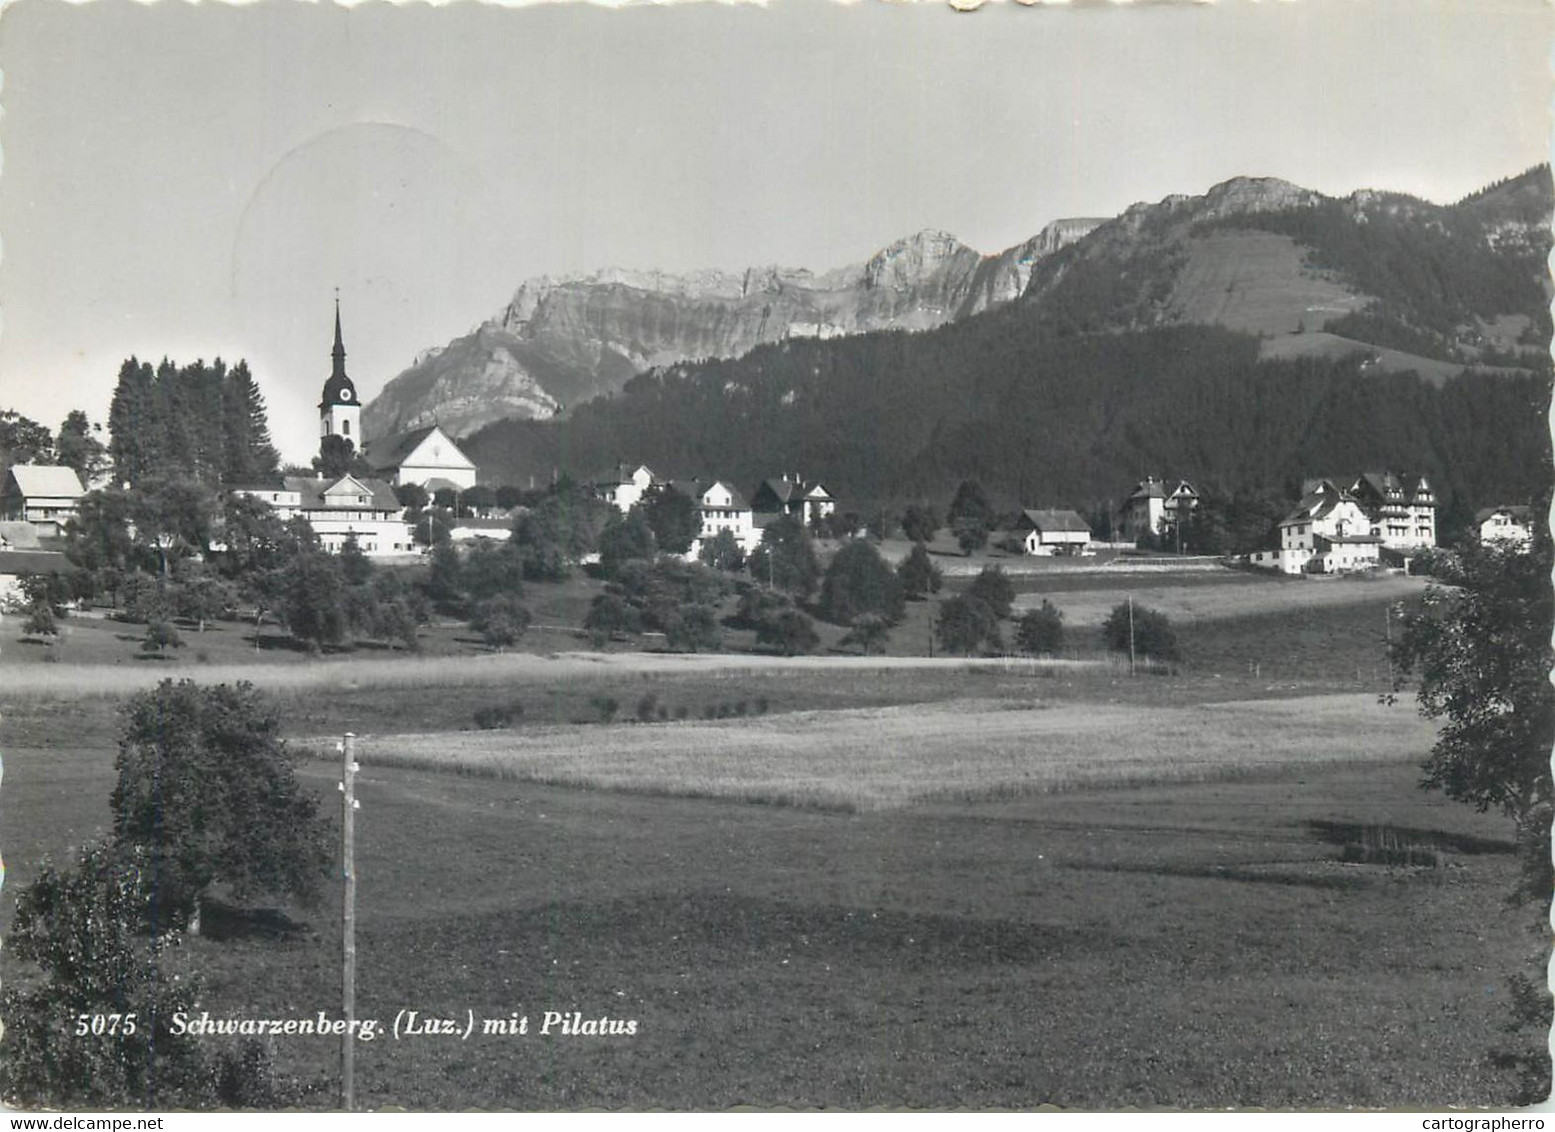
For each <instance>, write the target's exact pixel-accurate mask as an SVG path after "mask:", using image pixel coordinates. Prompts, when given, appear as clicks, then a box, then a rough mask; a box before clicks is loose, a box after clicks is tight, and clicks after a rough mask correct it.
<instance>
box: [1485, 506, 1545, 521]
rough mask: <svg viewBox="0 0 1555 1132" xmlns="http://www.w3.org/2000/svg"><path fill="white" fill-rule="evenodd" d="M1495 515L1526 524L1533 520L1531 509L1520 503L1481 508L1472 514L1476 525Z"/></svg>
mask: <svg viewBox="0 0 1555 1132" xmlns="http://www.w3.org/2000/svg"><path fill="white" fill-rule="evenodd" d="M1495 514H1504V515H1506V516H1507V517H1508V518H1510V519H1515V520H1517V521H1518V522H1519V523H1526V522H1527V521H1528V520H1529V519H1531V518H1533V508H1532V507H1526V506H1524V505H1523V504H1521V503H1507V504H1503V505H1502V506H1500V507H1482V508H1480V509H1479V510H1478V511H1476V512H1474V521H1475V522H1476V523H1483V522H1484V521H1485V520H1486V519H1488V518H1490V516H1492V515H1495Z"/></svg>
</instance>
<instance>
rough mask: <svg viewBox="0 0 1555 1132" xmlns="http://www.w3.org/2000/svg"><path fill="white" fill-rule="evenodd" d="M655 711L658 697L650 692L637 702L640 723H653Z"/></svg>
mask: <svg viewBox="0 0 1555 1132" xmlns="http://www.w3.org/2000/svg"><path fill="white" fill-rule="evenodd" d="M657 709H658V697H657V696H656V695H654V694H653V693H652V692H649V693H648V694H647V695H646V696H644V697H643V698H642V699H640V700H638V701H637V718H638V720H639V721H640V722H642V723H651V722H652V721H653V717H654V713H655V712H656V711H657Z"/></svg>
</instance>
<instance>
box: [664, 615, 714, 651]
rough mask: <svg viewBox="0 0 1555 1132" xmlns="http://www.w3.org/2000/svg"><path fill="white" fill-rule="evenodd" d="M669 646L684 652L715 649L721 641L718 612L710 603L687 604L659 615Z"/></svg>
mask: <svg viewBox="0 0 1555 1132" xmlns="http://www.w3.org/2000/svg"><path fill="white" fill-rule="evenodd" d="M660 623H661V624H662V625H663V626H664V637H665V640H666V641H667V642H668V644H669V647H670V648H672V649H676V650H684V651H686V652H698V651H700V650H702V649H716V648H718V647H719V645H721V644H722V643H723V633H722V632H721V631H720V630H719V628H718V614H717V612H716V611H715V610H714V609H713V607H712V606H710V605H700V604H698V605H687V606H682V607H680V608H678V609H675V610H673V611H670V612H667V613H665V614H663V615H661V619H660Z"/></svg>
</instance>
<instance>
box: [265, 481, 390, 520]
mask: <svg viewBox="0 0 1555 1132" xmlns="http://www.w3.org/2000/svg"><path fill="white" fill-rule="evenodd" d="M347 480H349V481H350V482H352V483H357V484H361V485H362V487H363V488H365V489H366V491H367V493H368V494H369V495H370V496H372V499H371V501H370V503H369V504H368V505H369V506H370V507H371V508H372V509H373V510H374V511H401V510H403V507H402V506H401V505H400V501H399V499H398V498H396V497H395V494H394V489H393V488H392V487H390V486H389V485H388V484H387V483H385V482H384V481H383V480H378V479H363V478H360V477H357V476H341V477H340V478H339V479H334V480H322V479H320V480H315V479H308V478H306V477H304V476H287V477H286V480H285V484H286V486H285V489H284V490H286V491H295V492H296V493H297V494H298V495H299V496H300V497H301V500H302V502H301V506H302V508H303V509H304V510H307V511H322V510H327V509H330V508H338V509H340V510H346V509H353V510H354V509H356V508H359V507H361V506H362V505H361V504H360V503H332V502H330V501H329V500H328V499H326V498H325V492H327V491H328V490H329V489H330V488H332V487H335V486H336V485H338V484H341V483H344V482H346V481H347Z"/></svg>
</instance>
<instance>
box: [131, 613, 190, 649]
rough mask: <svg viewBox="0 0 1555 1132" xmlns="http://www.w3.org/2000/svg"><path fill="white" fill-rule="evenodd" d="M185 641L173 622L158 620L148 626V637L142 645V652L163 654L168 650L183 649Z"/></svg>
mask: <svg viewBox="0 0 1555 1132" xmlns="http://www.w3.org/2000/svg"><path fill="white" fill-rule="evenodd" d="M183 647H184V639H183V637H182V636H181V635H179V632H178V630H177V629H175V628H174V627H173V625H172V623H171V622H169V621H162V620H156V621H152V622H151V623H150V624H148V625H147V626H146V637H145V639H144V640H143V641H141V643H140V651H141V652H154V653H157V654H162V653H165V652H167V650H168V649H170V648H174V649H181V648H183Z"/></svg>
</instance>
